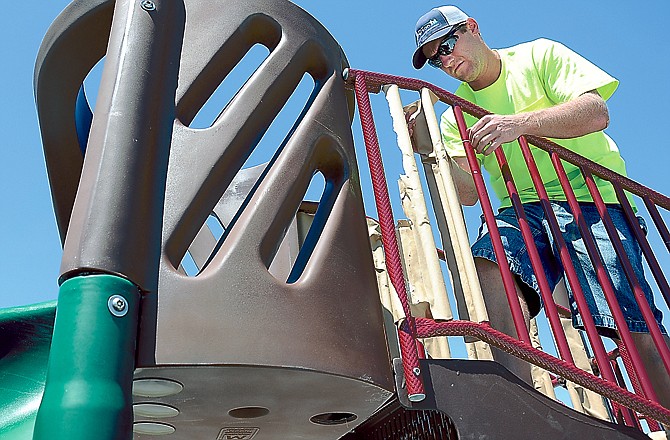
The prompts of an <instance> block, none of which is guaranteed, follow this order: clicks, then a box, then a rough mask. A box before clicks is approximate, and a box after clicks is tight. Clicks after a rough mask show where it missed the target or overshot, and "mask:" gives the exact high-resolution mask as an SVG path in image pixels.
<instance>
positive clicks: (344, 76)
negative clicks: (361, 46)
mask: <svg viewBox="0 0 670 440" xmlns="http://www.w3.org/2000/svg"><path fill="white" fill-rule="evenodd" d="M342 79H343V80H345V81H346V80H348V79H349V68H348V67H347V68H345V69H344V70H343V71H342Z"/></svg>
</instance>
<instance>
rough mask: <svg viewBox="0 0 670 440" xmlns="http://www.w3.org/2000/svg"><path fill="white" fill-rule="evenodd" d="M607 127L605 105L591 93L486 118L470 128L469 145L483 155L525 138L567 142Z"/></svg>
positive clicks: (598, 97)
mask: <svg viewBox="0 0 670 440" xmlns="http://www.w3.org/2000/svg"><path fill="white" fill-rule="evenodd" d="M608 124H609V113H608V111H607V105H606V104H605V101H604V100H603V99H602V97H600V95H599V94H598V92H596V91H590V92H587V93H584V94H583V95H580V96H578V97H577V98H575V99H573V100H572V101H569V102H565V103H562V104H559V105H555V106H553V107H549V108H546V109H542V110H537V111H533V112H526V113H517V114H515V115H486V116H484V117H482V118H481V119H480V120H479V121H477V122H476V123H475V124H474V125H473V126H472V127H471V128H470V132H469V134H470V142H471V143H472V146H473V147H474V149H475V150H476V151H477V152H479V153H482V154H485V155H486V154H491V153H492V152H493V151H494V150H495V149H496V148H498V147H500V146H501V145H502V144H505V143H507V142H512V141H514V140H516V139H518V138H519V136H522V135H524V134H531V135H535V136H542V137H552V138H558V139H568V138H574V137H579V136H584V135H586V134H589V133H593V132H596V131H600V130H603V129H605V128H606V127H607V125H608Z"/></svg>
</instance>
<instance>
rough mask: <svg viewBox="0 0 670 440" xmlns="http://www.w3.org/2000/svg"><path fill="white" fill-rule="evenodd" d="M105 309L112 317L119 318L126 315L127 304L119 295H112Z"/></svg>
mask: <svg viewBox="0 0 670 440" xmlns="http://www.w3.org/2000/svg"><path fill="white" fill-rule="evenodd" d="M107 308H108V309H109V312H110V313H111V314H112V315H114V316H117V317H121V316H124V315H125V314H126V313H128V302H127V301H126V299H125V298H124V297H122V296H121V295H112V296H110V297H109V299H108V300H107Z"/></svg>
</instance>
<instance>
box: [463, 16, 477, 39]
mask: <svg viewBox="0 0 670 440" xmlns="http://www.w3.org/2000/svg"><path fill="white" fill-rule="evenodd" d="M465 23H466V25H467V26H468V30H469V31H470V32H472V34H473V35H479V23H477V20H475V19H474V18H472V17H470V18H468V19H467V20H466V22H465Z"/></svg>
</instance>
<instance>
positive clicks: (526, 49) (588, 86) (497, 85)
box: [440, 39, 626, 207]
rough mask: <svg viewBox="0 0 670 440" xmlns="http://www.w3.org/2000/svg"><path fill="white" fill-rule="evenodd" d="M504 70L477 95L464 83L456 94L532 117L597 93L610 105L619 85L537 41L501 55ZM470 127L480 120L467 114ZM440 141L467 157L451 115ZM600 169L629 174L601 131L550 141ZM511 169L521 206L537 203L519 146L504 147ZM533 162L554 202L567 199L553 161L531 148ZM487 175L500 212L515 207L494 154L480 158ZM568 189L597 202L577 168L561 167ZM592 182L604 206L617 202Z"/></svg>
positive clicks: (601, 183)
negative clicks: (497, 199) (503, 208)
mask: <svg viewBox="0 0 670 440" xmlns="http://www.w3.org/2000/svg"><path fill="white" fill-rule="evenodd" d="M498 53H499V54H500V59H501V61H502V70H501V72H500V76H499V77H498V79H497V80H496V81H495V82H494V83H493V84H491V85H490V86H488V87H486V88H484V89H482V90H477V91H473V90H472V88H470V86H469V85H468V84H467V83H462V84H461V86H460V87H459V88H458V90H456V95H458V96H460V97H462V98H464V99H467V100H468V101H471V102H473V103H475V104H477V105H479V106H480V107H483V108H485V109H486V110H488V111H490V112H492V113H495V114H499V115H510V114H515V113H520V112H529V111H533V110H539V109H543V108H547V107H551V106H554V105H556V104H560V103H563V102H566V101H570V100H571V99H574V98H576V97H578V96H579V95H581V94H583V93H586V92H588V91H590V90H597V91H598V93H600V96H602V97H603V99H605V100H607V99H608V98H609V97H610V96H612V94H613V93H614V91H615V90H616V88H617V86H618V85H619V82H618V81H617V80H616V79H614V78H613V77H611V76H610V75H608V74H607V73H605V72H604V71H603V70H601V69H600V68H598V67H597V66H595V65H593V64H592V63H591V62H589V61H588V60H586V59H584V58H583V57H581V56H580V55H579V54H577V53H575V52H573V51H571V50H570V49H568V48H567V47H565V46H563V45H562V44H560V43H556V42H554V41H550V40H546V39H538V40H535V41H531V42H528V43H523V44H520V45H517V46H514V47H510V48H507V49H500V50H498ZM465 119H466V122H467V125H468V127H469V126H472V124H474V123H475V121H476V118H474V117H472V116H470V115H467V114H466V115H465ZM440 128H441V132H442V140H443V141H444V145H445V148H446V150H447V152H448V153H449V155H450V156H451V157H464V156H465V150H464V149H463V144H462V142H461V139H460V136H459V134H458V128H457V127H456V121H455V118H454V114H453V110H452V109H448V110H447V111H446V112H444V114H443V115H442V120H441V124H440ZM551 140H553V141H554V142H556V143H558V144H559V145H561V146H563V147H566V148H568V149H570V150H572V151H574V152H576V153H578V154H580V155H582V156H584V157H587V158H588V159H590V160H592V161H594V162H597V163H598V164H600V165H602V166H604V167H607V168H609V169H611V170H613V171H615V172H617V173H619V174H622V175H624V176H625V175H626V166H625V164H624V161H623V159H622V158H621V155H620V154H619V149H618V148H617V146H616V144H615V143H614V141H613V140H612V139H610V137H609V136H607V135H606V134H605V133H604V132H602V131H599V132H595V133H590V134H588V135H585V136H581V137H578V138H573V139H551ZM502 148H503V151H504V152H505V156H506V157H507V160H508V162H509V165H510V170H511V172H512V176H513V177H514V182H515V184H516V187H517V190H518V191H519V195H520V197H521V201H522V202H523V203H528V202H533V201H537V200H538V196H537V193H536V191H535V187H534V186H533V182H532V180H531V178H530V173H529V172H528V168H527V166H526V164H525V161H524V159H523V155H522V154H521V149H520V147H519V144H518V142H517V141H514V142H510V143H507V144H504V145H503V146H502ZM530 148H531V151H532V153H533V157H534V158H535V161H536V163H537V167H538V169H539V171H540V176H541V177H542V181H543V182H544V184H545V188H546V190H547V193H548V195H549V199H550V200H566V198H565V194H564V193H563V189H562V188H561V185H560V182H559V181H558V177H557V175H556V171H555V170H554V167H553V164H552V163H551V159H550V157H549V155H548V154H547V153H545V152H544V151H542V150H540V149H538V148H536V147H534V146H531V147H530ZM477 157H478V159H479V160H480V163H481V164H482V165H483V166H484V168H485V169H486V170H487V171H488V173H489V176H490V182H491V187H492V189H493V191H494V192H495V193H496V195H497V196H498V198H499V199H500V201H501V207H507V206H511V202H510V199H509V196H508V194H507V190H506V189H505V182H504V180H503V178H502V175H501V173H500V168H499V167H498V162H497V160H496V158H495V155H494V154H489V155H488V156H484V155H482V154H478V155H477ZM563 165H564V167H565V171H566V173H567V175H568V178H569V179H570V184H571V186H572V188H573V190H574V192H575V195H576V196H577V200H579V201H580V202H586V201H589V202H590V201H593V199H592V198H591V194H590V193H589V190H588V188H587V187H586V183H585V181H584V178H583V176H582V174H581V172H580V170H579V168H577V167H576V166H574V165H572V164H569V163H567V162H563ZM594 180H595V182H596V184H597V185H598V188H599V189H600V193H601V195H602V197H603V200H604V201H605V203H619V202H618V200H617V198H616V195H615V193H614V188H613V187H612V185H611V184H610V183H609V182H607V181H605V180H602V179H600V178H598V177H597V176H594Z"/></svg>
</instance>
